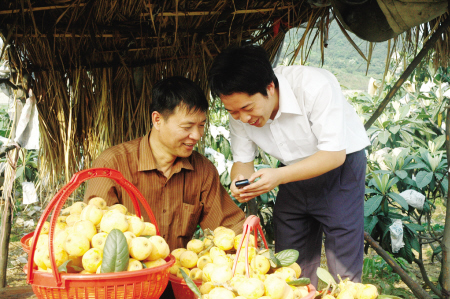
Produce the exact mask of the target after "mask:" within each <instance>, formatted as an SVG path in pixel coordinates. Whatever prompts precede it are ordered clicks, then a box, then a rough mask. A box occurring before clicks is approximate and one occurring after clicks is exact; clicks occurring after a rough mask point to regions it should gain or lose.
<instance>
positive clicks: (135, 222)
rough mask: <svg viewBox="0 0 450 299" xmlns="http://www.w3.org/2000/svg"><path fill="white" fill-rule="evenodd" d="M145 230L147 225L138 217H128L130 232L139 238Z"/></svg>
mask: <svg viewBox="0 0 450 299" xmlns="http://www.w3.org/2000/svg"><path fill="white" fill-rule="evenodd" d="M144 229H145V224H144V222H142V220H141V219H140V218H139V217H137V216H129V217H128V231H129V232H132V233H133V234H134V235H135V236H136V237H139V236H140V235H141V234H142V232H143V231H144Z"/></svg>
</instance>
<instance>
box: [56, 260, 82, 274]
mask: <svg viewBox="0 0 450 299" xmlns="http://www.w3.org/2000/svg"><path fill="white" fill-rule="evenodd" d="M71 261H72V260H67V261H65V262H64V263H63V264H62V265H61V266H59V267H58V272H60V273H61V272H65V273H67V265H68V264H69V263H70V262H71ZM70 267H71V268H72V269H74V270H75V271H78V272H81V271H83V268H80V267H77V266H70Z"/></svg>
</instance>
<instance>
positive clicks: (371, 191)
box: [365, 187, 379, 194]
mask: <svg viewBox="0 0 450 299" xmlns="http://www.w3.org/2000/svg"><path fill="white" fill-rule="evenodd" d="M372 193H379V192H378V190H375V189H372V188H367V187H366V191H365V194H372Z"/></svg>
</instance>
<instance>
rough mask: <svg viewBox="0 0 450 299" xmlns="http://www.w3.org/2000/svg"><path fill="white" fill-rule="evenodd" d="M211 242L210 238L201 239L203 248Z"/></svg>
mask: <svg viewBox="0 0 450 299" xmlns="http://www.w3.org/2000/svg"><path fill="white" fill-rule="evenodd" d="M212 244H213V241H212V240H211V239H208V238H205V239H204V240H203V248H208V247H209V246H211V245H212Z"/></svg>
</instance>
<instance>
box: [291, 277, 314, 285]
mask: <svg viewBox="0 0 450 299" xmlns="http://www.w3.org/2000/svg"><path fill="white" fill-rule="evenodd" d="M310 283H311V279H309V278H306V277H302V278H298V279H295V280H291V281H288V283H287V284H288V285H291V286H307V285H308V284H310Z"/></svg>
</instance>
